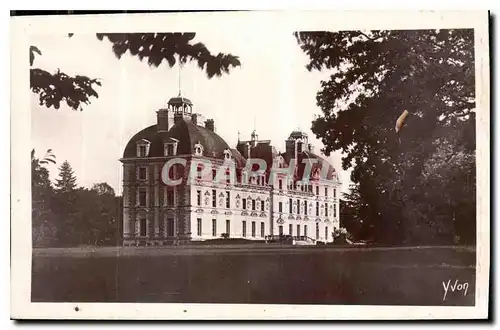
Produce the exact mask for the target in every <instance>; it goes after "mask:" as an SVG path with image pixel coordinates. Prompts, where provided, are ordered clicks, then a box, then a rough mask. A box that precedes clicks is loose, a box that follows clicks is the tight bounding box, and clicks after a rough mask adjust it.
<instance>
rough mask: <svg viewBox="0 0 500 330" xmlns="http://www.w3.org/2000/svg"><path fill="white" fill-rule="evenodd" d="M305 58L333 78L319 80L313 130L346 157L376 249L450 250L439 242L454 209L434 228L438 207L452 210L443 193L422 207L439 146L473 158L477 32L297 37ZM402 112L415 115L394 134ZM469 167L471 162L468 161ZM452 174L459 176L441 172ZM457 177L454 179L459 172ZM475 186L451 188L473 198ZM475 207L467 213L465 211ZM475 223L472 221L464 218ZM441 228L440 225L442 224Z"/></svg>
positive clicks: (328, 146)
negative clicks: (419, 246) (417, 246)
mask: <svg viewBox="0 0 500 330" xmlns="http://www.w3.org/2000/svg"><path fill="white" fill-rule="evenodd" d="M295 36H296V38H297V41H298V43H299V45H300V47H301V49H302V50H303V51H304V52H305V53H306V54H307V55H308V57H309V59H310V62H309V64H308V65H307V69H309V70H330V71H331V72H332V74H331V76H330V79H329V80H328V81H322V82H321V90H320V91H319V92H318V94H317V105H318V106H319V107H320V108H321V110H322V115H321V116H319V117H318V118H317V119H315V120H314V121H313V123H312V131H313V132H314V133H315V134H316V136H317V137H318V138H321V139H322V141H323V143H324V145H325V148H324V150H323V151H324V152H325V153H326V154H329V153H330V152H332V151H335V150H341V151H342V152H343V154H344V157H343V159H342V166H343V168H344V169H347V168H349V167H353V171H352V175H351V179H352V181H353V182H355V183H357V184H359V187H358V189H359V197H360V203H361V204H366V205H367V208H366V210H365V219H366V220H367V221H369V222H370V225H371V226H372V227H373V229H372V234H373V235H374V236H375V237H376V239H377V240H379V241H385V242H392V243H418V242H423V241H424V240H425V241H426V242H428V241H429V240H431V241H432V240H433V241H434V242H445V241H446V242H449V238H447V239H446V240H445V239H444V238H443V236H442V235H438V232H439V231H440V230H441V229H440V228H445V227H449V226H448V224H450V223H452V222H453V214H452V211H451V210H450V209H449V208H448V210H447V211H446V212H445V213H444V214H443V215H442V217H441V218H440V219H439V220H438V219H434V220H433V212H434V211H433V209H432V208H428V209H422V208H421V207H420V206H421V205H423V203H424V201H425V202H430V203H431V204H432V205H433V208H438V207H441V206H442V205H446V204H447V200H446V198H445V197H444V196H445V195H446V194H442V195H441V196H436V199H434V200H432V201H429V200H425V192H426V190H428V189H429V187H428V186H426V185H425V184H424V182H425V180H424V176H425V174H424V173H425V169H426V164H428V161H429V159H430V158H432V157H435V156H436V152H437V149H438V148H439V145H440V143H439V141H444V140H445V139H448V138H449V136H450V135H452V132H457V133H458V135H457V137H456V138H454V139H453V141H451V142H450V143H453V145H454V147H453V150H463V152H464V153H466V154H467V155H469V156H470V157H472V158H470V159H474V153H473V150H474V145H475V140H474V125H475V110H474V108H475V95H474V77H475V71H474V33H473V31H472V30H406V31H397V30H391V31H368V32H365V31H340V32H305V33H302V32H301V33H296V34H295ZM403 110H408V111H409V113H410V116H409V117H408V119H407V120H406V126H404V127H403V128H402V130H401V132H400V133H399V135H396V133H395V130H394V126H395V121H396V119H397V118H398V117H399V115H400V114H401V113H402V112H403ZM470 159H469V160H470ZM443 173H448V174H447V175H452V173H455V172H454V171H444V172H443ZM455 174H456V173H455ZM467 185H468V187H458V191H457V190H452V188H451V186H446V187H445V188H446V189H449V191H448V193H449V194H450V195H455V194H460V193H459V191H468V192H471V191H474V189H475V181H474V180H470V181H469V182H468V183H467ZM467 207H469V206H467ZM467 221H468V222H469V223H472V224H475V219H467ZM438 222H439V223H438Z"/></svg>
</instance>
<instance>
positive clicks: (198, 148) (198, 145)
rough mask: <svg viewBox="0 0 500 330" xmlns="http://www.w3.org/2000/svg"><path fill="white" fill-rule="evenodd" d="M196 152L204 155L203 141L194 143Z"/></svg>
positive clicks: (198, 154)
mask: <svg viewBox="0 0 500 330" xmlns="http://www.w3.org/2000/svg"><path fill="white" fill-rule="evenodd" d="M194 154H195V155H196V156H202V155H203V146H202V145H201V143H199V142H198V143H196V144H195V145H194Z"/></svg>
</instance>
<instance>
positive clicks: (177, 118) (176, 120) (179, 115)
mask: <svg viewBox="0 0 500 330" xmlns="http://www.w3.org/2000/svg"><path fill="white" fill-rule="evenodd" d="M183 117H184V115H183V114H182V113H179V112H176V113H174V125H175V124H177V123H179V122H181V121H182V120H183Z"/></svg>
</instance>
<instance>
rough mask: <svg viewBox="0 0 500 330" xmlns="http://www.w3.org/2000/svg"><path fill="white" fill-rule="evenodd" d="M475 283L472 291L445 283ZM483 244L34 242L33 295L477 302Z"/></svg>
mask: <svg viewBox="0 0 500 330" xmlns="http://www.w3.org/2000/svg"><path fill="white" fill-rule="evenodd" d="M448 280H451V284H452V285H453V283H455V280H458V283H464V282H467V283H469V288H468V292H467V295H464V292H458V291H455V292H451V289H450V290H449V291H448V294H447V298H446V300H445V301H443V294H444V289H443V282H448ZM474 291H475V250H474V249H472V248H465V247H410V248H339V247H336V248H328V247H295V246H285V247H279V246H267V245H262V244H261V245H254V246H245V245H237V246H189V247H186V246H177V247H161V248H160V247H125V248H116V247H109V248H70V249H55V248H54V249H35V250H34V251H33V273H32V301H34V302H151V303H153V302H157V303H160V302H161V303H165V302H184V303H267V304H271V303H272V304H279V303H282V304H299V303H300V304H362V305H366V304H370V305H372V304H373V305H474Z"/></svg>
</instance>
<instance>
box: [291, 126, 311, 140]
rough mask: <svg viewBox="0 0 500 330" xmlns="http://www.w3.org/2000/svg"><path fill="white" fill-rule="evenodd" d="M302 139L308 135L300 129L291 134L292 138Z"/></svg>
mask: <svg viewBox="0 0 500 330" xmlns="http://www.w3.org/2000/svg"><path fill="white" fill-rule="evenodd" d="M302 137H307V133H306V132H303V131H302V130H301V129H300V128H297V129H296V130H294V131H293V132H292V133H290V138H294V139H298V138H302Z"/></svg>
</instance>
